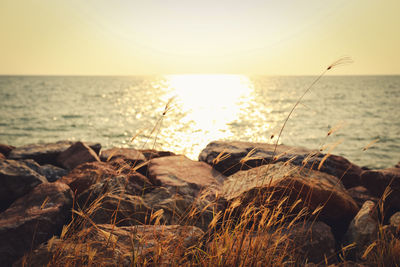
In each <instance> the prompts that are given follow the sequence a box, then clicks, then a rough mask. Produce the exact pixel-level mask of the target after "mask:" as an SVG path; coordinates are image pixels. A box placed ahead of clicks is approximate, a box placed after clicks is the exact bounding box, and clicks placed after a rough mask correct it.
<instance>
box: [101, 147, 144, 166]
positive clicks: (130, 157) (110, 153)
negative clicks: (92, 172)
mask: <svg viewBox="0 0 400 267" xmlns="http://www.w3.org/2000/svg"><path fill="white" fill-rule="evenodd" d="M116 158H122V159H124V160H125V161H127V162H129V163H131V164H138V163H141V162H143V161H145V160H146V158H145V157H144V155H143V154H142V153H141V152H140V151H138V150H136V149H133V148H116V147H114V148H110V149H106V150H102V151H101V154H100V159H101V161H110V160H113V159H116Z"/></svg>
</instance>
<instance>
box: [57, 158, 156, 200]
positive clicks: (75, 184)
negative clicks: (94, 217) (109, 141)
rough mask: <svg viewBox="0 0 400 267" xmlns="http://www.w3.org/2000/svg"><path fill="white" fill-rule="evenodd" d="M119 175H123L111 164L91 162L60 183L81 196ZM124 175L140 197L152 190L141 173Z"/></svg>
mask: <svg viewBox="0 0 400 267" xmlns="http://www.w3.org/2000/svg"><path fill="white" fill-rule="evenodd" d="M119 175H121V172H119V171H118V169H115V167H114V166H112V165H110V164H107V163H104V162H89V163H85V164H82V165H80V166H78V167H77V168H75V169H73V170H72V171H71V172H70V173H69V174H68V175H67V176H64V177H62V178H61V179H60V180H59V181H60V182H62V183H65V184H67V185H69V186H70V187H71V189H72V191H73V192H75V194H76V195H77V196H79V195H80V194H81V193H82V192H84V191H85V190H87V189H89V188H90V187H91V186H92V185H94V184H96V183H99V182H104V181H106V180H107V179H110V178H111V177H117V176H119ZM124 175H125V176H127V179H128V181H130V183H132V184H135V188H137V194H139V195H140V194H141V193H143V191H142V190H143V188H151V187H152V186H153V185H152V184H151V183H150V181H149V180H148V179H147V177H145V176H143V175H140V174H139V173H136V172H129V173H125V174H124ZM139 192H140V193H139Z"/></svg>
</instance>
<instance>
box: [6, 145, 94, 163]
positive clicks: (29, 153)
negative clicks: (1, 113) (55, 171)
mask: <svg viewBox="0 0 400 267" xmlns="http://www.w3.org/2000/svg"><path fill="white" fill-rule="evenodd" d="M73 143H74V142H72V141H59V142H56V143H47V144H31V145H25V146H21V147H17V148H15V149H13V150H12V151H11V153H10V155H9V158H10V159H15V160H21V159H33V160H34V161H36V162H37V163H39V164H40V165H43V164H51V165H56V166H59V164H58V161H57V158H58V156H59V155H60V153H62V152H64V151H65V150H67V149H68V148H69V147H70V146H71V145H72V144H73ZM85 144H86V145H88V146H89V147H90V148H92V149H93V150H94V151H95V152H96V153H97V154H98V153H99V151H100V148H101V145H100V144H99V143H92V142H85ZM61 167H62V166H61Z"/></svg>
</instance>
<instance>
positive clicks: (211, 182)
mask: <svg viewBox="0 0 400 267" xmlns="http://www.w3.org/2000/svg"><path fill="white" fill-rule="evenodd" d="M148 170H149V174H148V177H149V179H150V181H151V182H152V183H153V184H155V185H158V186H163V187H166V188H170V189H173V190H174V191H176V192H180V193H182V194H188V195H191V196H194V197H196V196H197V195H198V194H199V192H200V191H202V190H203V189H211V188H213V189H214V188H215V189H216V190H218V188H220V187H221V185H222V183H223V181H224V180H225V178H226V177H225V176H223V175H222V174H220V173H219V172H217V171H215V170H214V169H212V168H211V167H210V166H209V165H207V164H205V163H204V162H197V161H193V160H190V159H188V158H187V157H185V156H169V157H161V158H155V159H152V160H150V162H149V164H148Z"/></svg>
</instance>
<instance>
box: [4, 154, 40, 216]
mask: <svg viewBox="0 0 400 267" xmlns="http://www.w3.org/2000/svg"><path fill="white" fill-rule="evenodd" d="M46 182H47V179H46V177H44V176H42V175H40V174H38V173H37V172H35V171H34V170H32V169H31V168H30V167H29V166H27V165H26V163H25V162H18V161H15V160H0V211H2V210H4V209H6V208H7V207H8V206H10V205H11V203H12V202H13V201H14V200H16V199H17V198H19V197H21V196H23V195H24V194H26V193H28V192H29V191H30V190H32V189H33V188H34V187H35V186H37V185H39V184H41V183H46Z"/></svg>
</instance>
